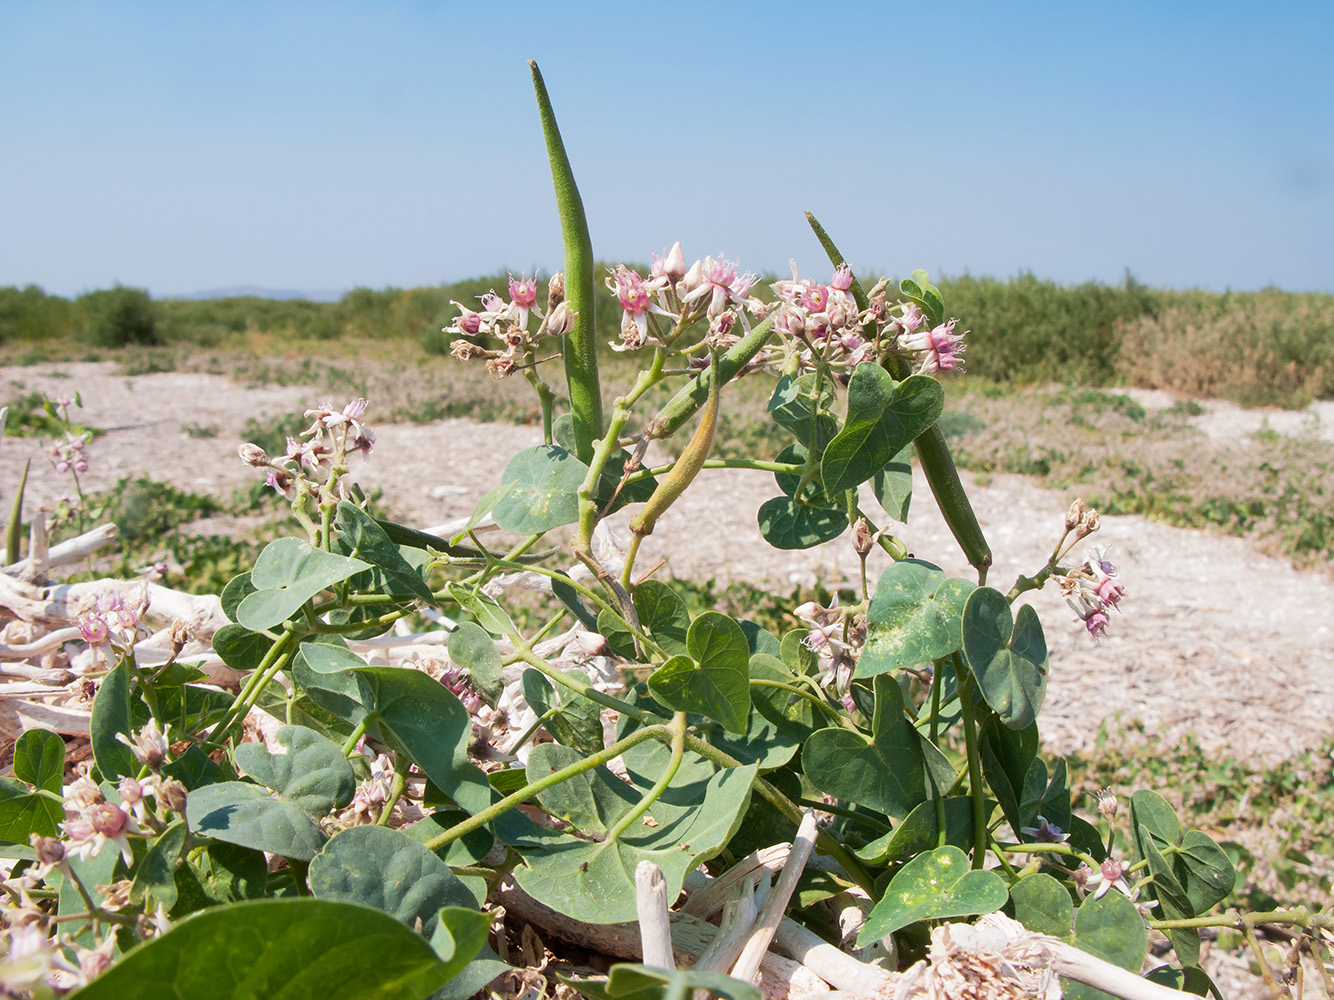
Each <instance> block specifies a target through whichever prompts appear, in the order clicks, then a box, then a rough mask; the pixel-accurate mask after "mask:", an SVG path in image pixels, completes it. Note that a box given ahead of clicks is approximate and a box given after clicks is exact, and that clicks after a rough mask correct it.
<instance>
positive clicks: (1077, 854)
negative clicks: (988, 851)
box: [995, 844, 1098, 868]
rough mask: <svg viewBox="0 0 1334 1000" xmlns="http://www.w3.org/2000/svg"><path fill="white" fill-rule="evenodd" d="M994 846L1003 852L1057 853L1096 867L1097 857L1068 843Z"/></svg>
mask: <svg viewBox="0 0 1334 1000" xmlns="http://www.w3.org/2000/svg"><path fill="white" fill-rule="evenodd" d="M995 846H996V850H997V851H999V852H1001V853H1004V854H1059V855H1063V856H1065V857H1068V858H1077V859H1078V860H1080V861H1082V862H1084V864H1086V865H1088V866H1089V867H1090V868H1097V867H1098V861H1097V859H1095V858H1094V857H1092V856H1091V855H1088V854H1084V853H1083V852H1081V851H1077V850H1075V849H1074V848H1073V847H1071V846H1070V845H1069V844H996V845H995Z"/></svg>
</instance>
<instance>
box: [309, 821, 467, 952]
mask: <svg viewBox="0 0 1334 1000" xmlns="http://www.w3.org/2000/svg"><path fill="white" fill-rule="evenodd" d="M307 881H308V882H309V884H310V891H311V893H312V894H314V895H315V896H316V897H317V898H319V899H340V900H344V901H346V902H349V903H365V904H366V905H367V906H373V907H375V908H376V909H377V910H383V911H384V912H385V913H389V914H392V915H393V916H394V917H397V918H398V919H399V920H401V921H403V923H405V924H407V925H408V926H409V927H414V926H416V921H418V920H420V921H421V929H422V932H423V933H424V934H425V935H426V936H427V937H430V936H431V935H432V934H433V933H434V932H435V928H436V921H437V917H438V914H439V911H440V908H441V907H442V906H461V907H467V908H469V909H473V910H475V909H476V908H477V898H476V896H475V895H474V893H473V892H472V891H471V890H470V889H469V888H468V887H467V886H466V885H464V884H463V883H462V882H461V881H459V878H458V876H457V875H455V874H454V873H453V872H452V871H450V870H449V865H447V864H445V862H444V861H442V860H441V859H440V858H438V857H436V856H435V855H434V854H433V853H431V852H430V851H428V850H427V849H426V848H425V847H424V846H423V845H422V844H420V843H418V842H417V841H416V840H414V839H413V838H412V837H410V836H408V835H407V834H406V833H404V832H403V831H401V830H391V829H389V828H387V827H383V826H354V827H351V828H349V829H347V830H344V831H343V832H342V833H339V834H336V835H335V836H334V837H333V838H331V839H330V840H329V842H328V843H327V844H325V845H324V847H322V848H321V849H320V853H319V854H317V855H315V858H314V860H312V861H311V863H310V871H309V873H308V875H307Z"/></svg>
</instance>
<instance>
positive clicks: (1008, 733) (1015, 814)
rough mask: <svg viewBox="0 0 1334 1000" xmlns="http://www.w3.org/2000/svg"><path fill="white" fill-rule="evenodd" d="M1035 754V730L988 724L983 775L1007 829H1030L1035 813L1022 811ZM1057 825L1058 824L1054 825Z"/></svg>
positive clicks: (984, 746) (983, 737) (1036, 747)
mask: <svg viewBox="0 0 1334 1000" xmlns="http://www.w3.org/2000/svg"><path fill="white" fill-rule="evenodd" d="M1037 754H1038V727H1037V725H1036V724H1034V725H1031V726H1026V727H1024V728H1023V729H1007V728H1006V727H1004V726H999V725H997V724H996V723H994V722H988V723H987V726H986V728H985V729H984V730H983V734H982V773H983V776H984V777H985V778H986V779H987V786H988V787H989V788H990V789H991V794H992V795H994V796H996V801H998V802H999V803H1000V806H1001V811H1002V812H1004V813H1005V820H1006V822H1007V823H1009V824H1010V829H1012V830H1016V831H1017V830H1019V829H1020V828H1021V827H1025V826H1031V825H1032V824H1031V822H1030V821H1031V820H1032V818H1033V816H1034V814H1035V810H1034V809H1033V808H1032V807H1031V806H1030V807H1028V808H1025V802H1024V787H1025V785H1026V784H1027V777H1028V774H1029V771H1030V770H1031V769H1032V767H1033V764H1034V762H1035V760H1036V759H1037ZM1057 826H1060V823H1057Z"/></svg>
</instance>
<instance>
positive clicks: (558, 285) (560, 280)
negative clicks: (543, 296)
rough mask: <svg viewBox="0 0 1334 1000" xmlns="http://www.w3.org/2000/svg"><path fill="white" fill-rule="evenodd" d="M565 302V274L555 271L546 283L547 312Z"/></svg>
mask: <svg viewBox="0 0 1334 1000" xmlns="http://www.w3.org/2000/svg"><path fill="white" fill-rule="evenodd" d="M564 301H565V272H564V271H557V272H556V273H555V274H553V275H552V276H551V280H550V281H548V282H547V312H548V313H549V312H551V311H552V310H553V309H555V308H556V307H557V306H558V305H560V304H561V303H562V302H564Z"/></svg>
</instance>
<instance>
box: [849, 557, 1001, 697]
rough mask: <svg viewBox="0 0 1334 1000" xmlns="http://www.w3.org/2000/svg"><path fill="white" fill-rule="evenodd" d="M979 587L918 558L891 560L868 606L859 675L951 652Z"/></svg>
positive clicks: (858, 667) (898, 666)
mask: <svg viewBox="0 0 1334 1000" xmlns="http://www.w3.org/2000/svg"><path fill="white" fill-rule="evenodd" d="M976 589H977V587H976V585H975V584H973V583H970V582H969V581H967V580H955V579H951V578H950V577H947V576H946V575H945V572H944V570H942V569H941V568H940V567H939V566H934V565H932V564H931V563H929V562H922V561H921V560H918V559H901V560H899V561H898V562H896V563H892V564H890V566H889V568H887V569H886V570H885V571H884V572H883V573H882V574H880V582H879V583H877V584H876V588H875V596H874V597H873V598H872V599H871V606H870V608H869V609H868V610H867V620H868V622H869V626H870V627H869V629H868V634H867V637H866V648H865V649H864V650H863V651H862V656H861V659H860V660H859V661H858V663H857V671H856V676H857V677H874V676H875V675H876V674H880V673H884V672H885V671H886V670H896V669H900V668H903V667H912V666H916V665H917V664H919V663H928V662H930V661H931V660H938V659H941V658H943V657H946V656H949V654H950V653H953V652H954V651H955V650H956V649H958V648H959V647H960V646H961V645H962V644H963V608H964V602H965V601H967V600H968V595H969V594H971V593H972V592H973V591H974V590H976Z"/></svg>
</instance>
